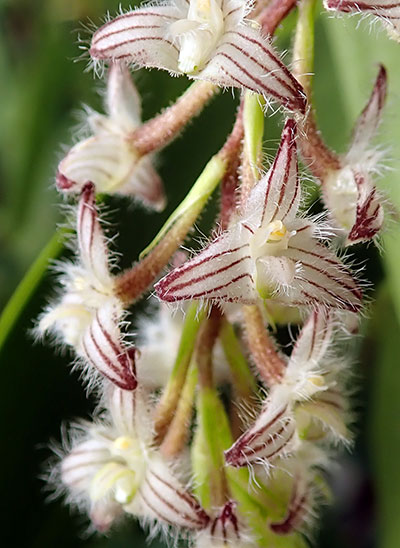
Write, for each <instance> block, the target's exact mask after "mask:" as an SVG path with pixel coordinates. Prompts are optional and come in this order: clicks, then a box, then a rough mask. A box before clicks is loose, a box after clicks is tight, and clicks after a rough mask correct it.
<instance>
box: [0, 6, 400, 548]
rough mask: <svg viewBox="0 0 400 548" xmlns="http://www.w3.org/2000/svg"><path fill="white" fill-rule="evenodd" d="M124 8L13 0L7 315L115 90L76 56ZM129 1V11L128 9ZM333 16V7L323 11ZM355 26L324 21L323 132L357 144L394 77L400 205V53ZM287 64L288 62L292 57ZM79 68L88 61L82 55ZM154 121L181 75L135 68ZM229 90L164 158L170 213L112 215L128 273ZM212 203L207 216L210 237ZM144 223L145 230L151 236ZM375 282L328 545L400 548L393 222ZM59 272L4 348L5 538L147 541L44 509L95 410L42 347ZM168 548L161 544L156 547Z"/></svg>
mask: <svg viewBox="0 0 400 548" xmlns="http://www.w3.org/2000/svg"><path fill="white" fill-rule="evenodd" d="M118 4H119V2H116V1H113V0H47V1H46V0H36V1H35V0H29V1H28V0H9V1H7V0H0V29H1V30H0V74H1V75H2V77H1V78H0V128H1V129H0V303H1V306H4V305H5V304H6V302H7V300H8V299H9V297H10V295H11V294H12V293H13V291H14V289H15V288H16V286H17V284H18V283H19V281H20V280H21V279H22V277H23V276H24V274H25V273H26V271H27V269H28V268H29V266H30V264H31V263H32V261H33V260H34V259H35V257H36V256H37V254H38V253H39V252H40V250H41V249H42V248H43V246H44V245H45V244H46V242H47V241H48V240H49V239H50V238H51V236H52V235H53V233H54V230H55V226H56V223H57V222H58V221H59V220H60V219H62V211H61V209H60V206H59V204H60V202H62V200H61V199H60V197H59V196H57V193H56V191H55V190H54V188H53V180H54V174H55V169H56V165H57V161H58V159H59V158H60V157H61V156H62V150H63V148H62V146H61V145H60V143H64V144H66V145H68V144H70V143H71V142H72V136H73V128H74V127H75V128H76V127H77V123H78V119H79V117H77V113H78V112H79V109H80V108H81V107H82V105H83V104H89V105H91V106H92V107H94V108H97V109H101V101H100V97H99V94H98V91H99V90H101V89H102V84H101V82H99V81H98V80H96V79H95V78H94V76H93V74H92V73H90V72H87V71H85V69H86V66H87V59H83V60H77V59H78V57H79V56H80V54H81V51H80V49H79V43H78V41H79V39H80V40H82V41H83V42H84V41H86V40H87V39H88V37H89V33H88V32H87V31H86V30H85V29H84V28H83V26H82V23H81V22H83V23H84V24H85V25H89V26H90V21H93V22H94V23H95V24H96V25H98V24H99V23H100V22H101V18H102V17H103V15H104V14H105V12H106V11H107V10H109V11H110V12H111V13H115V12H116V10H117V8H118ZM122 6H123V7H128V4H127V3H126V2H122ZM318 12H319V13H320V12H322V8H321V7H320V9H319V10H318ZM294 23H295V17H294V16H290V17H289V18H288V20H287V21H286V22H285V24H284V25H283V26H282V27H281V28H280V29H279V32H278V45H279V47H281V48H289V47H290V40H291V35H292V31H293V27H294ZM358 23H359V21H358V19H356V18H342V19H333V18H331V17H329V16H328V15H327V14H326V13H324V14H322V15H321V16H319V17H318V22H317V36H316V40H317V43H316V68H315V72H316V78H315V100H316V106H317V111H318V118H319V122H320V126H321V129H322V130H323V133H324V136H325V137H326V139H327V141H328V142H329V144H331V145H332V146H333V147H335V148H336V150H338V151H344V150H345V148H346V144H347V142H348V140H349V137H350V133H351V127H352V124H353V123H354V120H355V118H356V117H357V115H358V114H359V112H360V111H361V109H362V108H363V106H364V104H365V102H366V100H367V98H368V96H369V93H370V90H371V86H372V84H373V80H374V78H375V75H376V71H377V63H378V62H383V63H384V64H385V66H386V67H387V68H388V72H389V98H388V105H387V109H386V112H385V121H384V124H383V126H382V129H381V136H380V142H381V143H382V144H383V145H384V146H385V147H386V148H387V150H388V157H389V159H390V162H389V165H390V167H391V168H392V170H391V171H388V172H387V173H386V174H385V177H384V178H383V179H382V180H381V181H380V185H381V187H382V188H383V189H384V190H385V191H386V192H387V194H388V196H390V197H391V200H392V201H393V203H394V204H396V205H397V207H398V208H399V209H400V180H399V174H398V173H399V172H398V170H399V169H400V123H399V122H400V102H399V97H400V71H399V70H398V67H399V60H400V45H399V44H396V43H394V42H390V41H389V40H388V39H387V37H386V33H385V32H384V31H382V30H380V26H379V25H377V26H376V27H375V26H374V27H373V29H371V28H370V26H369V24H368V23H363V24H360V25H359V24H358ZM286 59H287V60H288V61H289V60H290V57H289V54H288V56H287V58H286ZM75 61H77V62H75ZM135 80H136V83H137V85H138V87H139V90H140V91H141V93H142V97H143V110H144V118H145V119H147V118H148V117H150V116H152V115H154V114H155V113H156V112H158V111H159V110H160V109H161V108H162V107H165V106H167V105H168V104H169V103H170V102H171V100H173V99H174V98H175V97H176V96H177V95H178V94H179V93H180V92H181V91H182V90H183V89H184V88H185V87H186V86H187V81H186V80H185V79H184V78H181V79H172V78H170V77H169V76H168V74H166V73H162V72H157V71H151V72H149V71H138V72H137V73H135ZM235 105H236V103H235V102H233V101H232V96H231V94H230V93H226V94H223V95H221V96H219V97H218V98H216V99H215V100H214V101H213V102H212V103H211V104H210V105H209V106H208V107H207V108H206V110H205V111H204V113H203V114H202V115H201V116H200V117H199V118H198V119H196V120H195V121H194V123H193V124H191V126H190V127H189V128H188V129H187V130H186V131H185V132H184V134H183V136H182V137H181V138H180V139H178V140H177V141H175V142H174V143H173V144H172V145H170V146H169V147H167V148H166V149H165V151H163V152H162V153H161V154H160V155H159V159H158V165H159V171H160V173H161V175H162V177H163V179H164V182H165V185H166V189H167V194H168V198H169V205H168V208H167V210H166V212H164V213H163V214H161V215H159V214H149V213H148V212H145V211H144V210H143V209H141V208H140V207H134V206H132V205H131V204H130V203H129V202H128V201H112V200H110V201H109V203H110V206H111V210H112V213H111V220H112V221H113V223H114V226H115V230H116V231H118V232H119V233H120V235H119V237H118V239H117V241H116V247H117V248H118V249H119V250H121V251H122V252H123V254H124V259H123V264H124V265H127V264H129V263H130V262H131V261H132V260H134V259H136V258H137V255H138V253H139V251H140V250H141V249H142V248H143V247H145V245H146V244H147V243H148V242H149V241H150V239H151V238H152V237H153V236H154V235H155V233H156V231H157V230H158V228H159V227H161V225H162V222H163V221H164V220H165V219H166V217H167V215H168V214H169V213H170V212H171V211H172V210H173V209H174V207H176V205H177V204H178V203H179V201H180V200H181V199H182V197H183V196H184V195H185V193H186V192H187V190H188V189H189V188H190V186H191V184H192V183H193V181H194V180H195V178H196V177H197V175H198V174H199V173H200V172H201V170H202V167H203V166H204V165H205V163H206V161H207V160H208V158H209V157H210V156H211V155H212V154H213V153H214V152H216V151H217V150H218V149H219V147H220V146H221V145H222V143H223V141H224V137H225V135H226V134H227V132H228V131H229V129H230V127H231V124H232V122H233V119H234V110H235ZM280 122H281V120H280V118H279V116H274V117H273V118H272V119H268V120H267V121H266V134H265V139H266V142H265V149H266V151H267V152H268V153H271V152H272V151H273V147H275V146H276V140H277V138H278V135H279V127H280V126H279V124H280ZM214 212H215V205H214V206H213V205H210V206H209V207H208V208H207V212H206V213H205V214H204V216H203V219H202V221H201V225H200V226H201V229H202V230H206V229H207V227H209V226H210V223H211V222H212V218H213V214H214ZM137 227H140V230H138V228H137ZM353 252H354V254H355V257H356V259H357V261H358V262H359V263H360V264H362V265H364V264H365V276H366V277H367V278H368V280H370V282H371V283H372V284H374V286H375V290H374V291H373V292H371V295H372V296H373V299H374V303H373V304H372V305H371V307H370V308H369V310H368V312H367V314H366V318H365V320H364V322H363V328H362V330H363V333H364V335H365V338H364V339H363V340H360V341H358V344H357V347H358V348H359V355H358V357H357V363H356V366H355V371H356V375H355V381H354V382H355V385H356V387H357V397H356V402H355V405H356V410H357V413H358V416H359V420H358V424H357V431H358V438H357V443H356V446H355V448H354V450H353V452H352V453H351V454H343V455H342V456H341V457H340V459H339V461H340V465H339V466H338V467H337V468H335V469H334V470H333V471H332V477H331V480H332V486H333V491H334V495H335V503H334V505H333V507H332V508H329V509H326V510H325V509H324V510H323V512H322V514H321V515H322V519H321V522H322V527H321V532H318V533H316V534H315V544H316V546H321V547H324V548H328V547H337V546H341V547H344V548H346V547H352V548H367V547H379V548H398V547H399V546H400V519H399V513H400V466H399V464H398V463H399V461H400V358H399V356H400V352H399V343H400V330H399V320H400V275H399V269H400V229H399V227H398V226H397V225H396V223H394V222H392V223H391V224H389V226H388V230H387V234H386V236H385V239H384V251H383V252H382V253H380V252H378V251H377V250H376V248H375V247H373V246H369V247H367V248H365V247H357V248H355V249H354V250H353ZM53 286H54V284H53V278H52V277H51V275H50V276H49V275H47V276H45V278H44V279H43V280H42V282H41V283H40V285H39V287H38V289H37V291H36V292H35V294H34V295H33V296H32V298H31V299H30V301H29V303H28V305H27V307H26V308H25V310H24V311H23V314H22V315H21V317H20V318H19V320H18V322H17V324H16V325H15V328H14V330H13V331H12V333H11V335H10V336H9V338H8V339H7V341H6V344H5V345H4V346H3V348H2V351H1V354H0V361H1V384H0V409H1V412H0V418H1V430H0V432H1V433H0V435H1V438H0V440H1V448H2V449H1V452H0V455H1V467H0V470H1V478H2V489H1V491H0V493H1V502H2V507H3V509H2V511H1V512H0V516H1V519H2V520H4V524H3V527H2V529H1V531H2V539H3V545H4V546H7V547H8V546H10V547H14V546H15V547H24V546H26V547H28V546H29V547H44V548H45V547H53V546H57V547H59V548H62V547H71V546H85V547H93V548H94V547H110V548H116V547H125V546H135V547H137V548H140V547H141V546H144V539H145V537H144V535H143V533H141V532H140V531H139V529H138V528H137V527H136V525H135V524H134V523H127V524H126V525H125V526H124V527H123V528H122V529H121V530H119V531H116V532H115V533H113V534H111V535H110V536H109V537H107V538H103V537H91V538H88V537H85V536H84V534H83V532H84V530H85V522H84V520H83V518H81V517H80V516H77V515H71V514H70V512H69V510H68V508H66V507H64V506H63V505H62V504H61V503H60V502H59V501H55V502H54V501H53V502H47V503H46V502H45V498H46V493H44V491H43V487H44V484H43V482H42V481H41V480H40V478H39V477H40V475H41V473H42V466H43V465H42V463H43V461H45V460H46V459H47V458H48V457H49V454H50V451H49V449H48V447H47V444H48V441H49V440H50V439H52V438H53V439H59V437H60V434H59V433H60V423H61V422H62V421H63V420H68V419H72V418H74V417H82V416H83V417H88V416H89V413H90V410H91V408H92V406H93V402H92V401H90V400H89V401H88V400H86V398H85V393H84V391H83V389H82V388H81V386H80V384H79V382H78V374H77V373H72V374H71V372H70V368H69V366H68V363H69V356H67V355H64V356H60V355H55V353H54V351H53V349H51V348H48V347H44V346H42V345H41V344H40V343H36V344H34V343H33V337H32V336H31V335H30V333H29V330H30V329H31V327H32V326H33V319H34V318H35V317H37V315H38V313H39V312H40V310H41V309H42V307H43V305H44V303H45V302H46V299H47V298H48V297H49V296H51V295H52V293H53ZM152 545H153V546H159V544H158V543H157V542H154V543H153V544H152Z"/></svg>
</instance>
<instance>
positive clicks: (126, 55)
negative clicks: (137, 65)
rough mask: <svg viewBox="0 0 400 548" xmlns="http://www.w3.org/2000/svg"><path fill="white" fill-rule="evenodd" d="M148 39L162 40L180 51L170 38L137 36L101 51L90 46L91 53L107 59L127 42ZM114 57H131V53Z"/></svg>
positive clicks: (95, 56)
mask: <svg viewBox="0 0 400 548" xmlns="http://www.w3.org/2000/svg"><path fill="white" fill-rule="evenodd" d="M148 40H155V41H162V42H165V43H166V44H168V45H169V46H171V47H172V48H174V49H175V50H176V51H177V52H178V51H179V50H178V48H177V47H176V46H175V44H173V43H172V42H171V41H170V40H166V39H165V38H164V37H160V36H143V37H137V38H131V39H130V40H125V41H124V42H121V43H119V44H115V45H114V46H110V47H108V48H105V49H103V50H101V51H98V50H96V48H93V47H92V48H90V55H91V56H92V57H94V58H95V59H106V58H107V56H108V55H109V54H110V52H112V51H113V50H115V49H118V48H120V47H122V46H126V45H127V44H133V43H134V42H144V41H148ZM110 57H112V58H113V59H122V58H123V57H131V54H129V53H128V54H121V55H120V56H112V55H110Z"/></svg>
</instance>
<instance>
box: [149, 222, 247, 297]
mask: <svg viewBox="0 0 400 548" xmlns="http://www.w3.org/2000/svg"><path fill="white" fill-rule="evenodd" d="M251 269H252V262H251V257H250V245H249V243H248V234H247V233H246V230H244V229H243V227H241V226H240V224H239V223H238V224H237V225H236V227H235V228H233V229H232V230H231V231H230V232H227V233H224V234H222V235H221V236H220V237H219V238H217V239H216V240H215V241H214V242H212V243H211V244H210V245H209V246H208V247H206V248H205V249H204V250H203V251H202V252H201V253H199V255H197V256H196V257H194V258H193V259H192V260H190V261H188V262H186V263H185V264H184V265H183V266H181V267H179V268H176V269H175V270H173V271H172V272H171V273H170V274H168V275H167V276H165V278H163V279H162V280H160V281H159V282H158V283H157V284H156V285H155V288H156V290H157V294H158V296H159V297H160V299H162V300H163V301H168V302H174V301H180V300H184V299H215V300H225V301H229V302H244V303H252V302H254V299H255V295H254V289H253V283H252V282H253V276H252V273H251V272H252V270H251Z"/></svg>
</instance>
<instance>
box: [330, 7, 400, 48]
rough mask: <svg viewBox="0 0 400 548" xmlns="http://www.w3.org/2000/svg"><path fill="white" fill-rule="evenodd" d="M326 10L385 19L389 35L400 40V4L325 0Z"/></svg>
mask: <svg viewBox="0 0 400 548" xmlns="http://www.w3.org/2000/svg"><path fill="white" fill-rule="evenodd" d="M324 4H325V7H326V9H328V10H337V11H342V12H344V13H353V12H354V13H357V12H359V13H369V14H372V15H375V16H376V17H379V18H380V19H383V21H384V22H385V23H386V25H387V26H388V28H389V33H390V34H391V35H393V37H394V38H395V39H396V40H399V39H400V2H393V1H392V0H372V1H368V0H366V1H362V0H324Z"/></svg>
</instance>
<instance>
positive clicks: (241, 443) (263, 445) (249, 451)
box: [225, 392, 296, 468]
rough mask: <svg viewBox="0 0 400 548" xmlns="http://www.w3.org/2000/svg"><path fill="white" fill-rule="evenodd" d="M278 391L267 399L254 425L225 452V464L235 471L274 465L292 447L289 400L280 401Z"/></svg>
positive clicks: (292, 432)
mask: <svg viewBox="0 0 400 548" xmlns="http://www.w3.org/2000/svg"><path fill="white" fill-rule="evenodd" d="M279 400H280V398H279V394H278V393H277V392H275V393H274V395H273V396H272V397H270V398H268V399H267V401H266V402H265V404H264V407H263V410H262V411H261V413H260V415H259V417H258V419H257V420H256V422H255V423H254V425H253V426H252V427H251V428H250V429H249V430H247V431H246V432H244V434H242V435H241V436H240V437H239V438H238V439H237V440H236V442H235V443H234V444H233V445H232V447H230V449H228V450H227V451H225V461H226V463H227V464H229V465H230V466H234V467H235V468H238V467H242V466H247V465H249V464H267V465H269V464H271V462H273V461H274V460H275V459H276V458H278V457H280V456H282V455H284V454H286V453H287V452H288V451H289V450H290V448H291V442H292V440H293V437H294V434H295V426H296V424H295V421H294V419H293V416H292V413H291V410H290V404H289V400H288V399H287V400H286V401H285V398H283V400H282V402H280V401H279Z"/></svg>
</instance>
